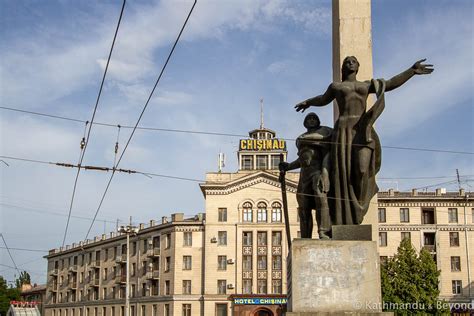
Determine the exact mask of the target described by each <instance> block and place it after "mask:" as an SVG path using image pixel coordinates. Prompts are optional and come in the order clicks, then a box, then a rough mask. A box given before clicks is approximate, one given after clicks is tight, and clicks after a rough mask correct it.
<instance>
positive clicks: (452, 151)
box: [0, 106, 474, 155]
mask: <svg viewBox="0 0 474 316" xmlns="http://www.w3.org/2000/svg"><path fill="white" fill-rule="evenodd" d="M0 109H4V110H11V111H17V112H22V113H28V114H33V115H41V116H46V117H51V118H57V119H63V120H68V121H74V122H80V123H86V122H87V121H84V120H78V119H73V118H69V117H62V116H57V115H48V114H44V113H38V112H32V111H26V110H19V109H14V108H8V107H4V106H0ZM93 124H94V125H101V126H107V127H117V124H110V123H100V122H94V123H93ZM120 126H121V127H122V128H126V129H133V128H134V126H129V125H120ZM136 129H138V130H148V131H158V132H172V133H183V134H197V135H210V136H225V137H240V138H246V137H248V135H243V134H236V133H224V132H212V131H196V130H182V129H171V128H159V127H144V126H142V127H140V126H138V127H136ZM281 139H283V140H285V141H296V139H294V138H287V137H283V138H281ZM321 143H324V144H339V143H337V142H322V141H321ZM353 145H357V144H353ZM381 147H382V148H387V149H396V150H407V151H421V152H439V153H449V154H461V155H474V152H470V151H459V150H445V149H434V148H414V147H403V146H386V145H383V146H381Z"/></svg>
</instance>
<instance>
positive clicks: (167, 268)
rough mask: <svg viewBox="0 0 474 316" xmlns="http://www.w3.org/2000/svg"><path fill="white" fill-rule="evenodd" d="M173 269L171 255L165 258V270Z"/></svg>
mask: <svg viewBox="0 0 474 316" xmlns="http://www.w3.org/2000/svg"><path fill="white" fill-rule="evenodd" d="M170 269H171V257H166V258H165V272H168V271H169V270H170Z"/></svg>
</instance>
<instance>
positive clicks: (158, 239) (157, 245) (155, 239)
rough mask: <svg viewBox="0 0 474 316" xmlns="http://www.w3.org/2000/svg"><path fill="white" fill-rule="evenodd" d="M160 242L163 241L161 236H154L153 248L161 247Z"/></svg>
mask: <svg viewBox="0 0 474 316" xmlns="http://www.w3.org/2000/svg"><path fill="white" fill-rule="evenodd" d="M160 242H161V237H160V236H155V237H153V248H155V249H156V248H158V249H159V248H160Z"/></svg>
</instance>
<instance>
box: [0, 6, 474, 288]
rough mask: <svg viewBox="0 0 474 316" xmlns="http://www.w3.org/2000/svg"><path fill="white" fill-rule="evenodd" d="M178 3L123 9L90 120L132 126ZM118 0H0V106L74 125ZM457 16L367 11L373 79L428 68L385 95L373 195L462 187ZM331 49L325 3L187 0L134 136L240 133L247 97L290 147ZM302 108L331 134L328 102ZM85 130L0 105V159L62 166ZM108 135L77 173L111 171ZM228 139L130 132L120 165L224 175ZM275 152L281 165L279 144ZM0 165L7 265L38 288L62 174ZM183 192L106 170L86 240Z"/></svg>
mask: <svg viewBox="0 0 474 316" xmlns="http://www.w3.org/2000/svg"><path fill="white" fill-rule="evenodd" d="M192 3H193V1H190V0H173V1H145V0H136V1H129V2H127V4H126V6H125V9H124V13H123V18H122V22H121V25H120V28H119V31H118V35H117V39H116V43H115V47H114V50H113V53H112V57H111V61H110V66H109V69H108V73H107V76H106V78H105V83H104V88H103V91H102V94H101V98H100V100H99V103H98V108H97V113H96V116H95V119H94V121H95V122H102V123H109V124H112V125H119V124H120V125H122V126H126V125H134V124H135V123H136V121H137V120H138V116H139V114H140V112H141V110H142V108H143V106H144V105H145V102H146V100H147V98H148V96H149V94H150V92H151V89H152V88H153V85H154V83H155V81H156V79H157V77H158V74H159V73H160V70H161V68H162V66H163V64H164V62H165V60H166V57H167V56H168V54H169V51H170V49H171V47H172V45H173V42H174V41H175V39H176V37H177V35H178V32H179V30H180V28H181V26H182V24H183V22H184V20H185V18H186V15H187V14H188V12H189V10H190V8H191V6H192ZM121 5H122V2H121V1H118V0H106V1H100V2H98V1H72V0H58V1H53V0H50V1H22V0H14V1H13V0H5V1H1V3H0V106H1V107H7V108H14V109H20V110H26V111H33V112H39V113H46V114H52V115H57V116H62V117H68V118H74V119H78V120H83V121H87V120H90V119H91V117H92V113H93V109H94V105H95V102H96V99H97V95H98V92H99V87H100V83H101V80H102V77H103V74H104V69H105V65H106V61H107V56H108V53H109V50H110V45H111V43H112V39H113V35H114V31H115V28H116V25H117V21H118V17H119V14H120V9H121ZM473 16H474V4H473V2H472V1H471V0H466V1H462V0H455V1H440V0H431V1H428V0H417V1H406V0H404V1H400V0H393V1H392V0H377V1H372V41H373V64H374V77H375V78H386V79H388V78H390V77H391V76H394V75H396V74H398V73H400V72H401V71H404V70H405V69H407V68H409V67H410V66H411V65H413V63H414V62H415V61H417V60H419V59H421V58H427V62H429V63H431V64H434V68H435V71H434V72H433V73H432V74H431V75H430V76H416V77H414V78H412V79H411V80H410V81H409V82H407V83H406V84H405V85H404V86H403V87H401V88H399V89H397V90H395V91H392V92H389V93H387V95H386V109H385V111H384V113H382V115H381V117H380V118H379V119H378V121H377V124H376V128H377V132H378V134H379V136H380V138H381V142H382V146H383V152H382V169H381V171H380V173H379V175H378V176H379V180H378V184H379V186H380V188H381V189H383V190H387V189H388V188H395V189H399V190H402V191H406V190H410V189H411V188H420V189H423V187H427V186H429V188H428V189H429V190H434V189H435V188H436V187H446V188H447V189H448V190H457V189H458V184H457V183H452V181H453V180H455V175H456V169H458V170H459V173H460V175H461V180H462V183H461V185H462V186H463V187H464V188H465V189H466V190H470V191H472V186H473V185H474V182H472V179H473V177H474V156H473V155H472V154H459V153H448V152H440V150H441V151H455V152H470V153H473V152H474V136H473V135H474V130H473V119H474V112H473V91H474V89H473V86H474V85H473V83H474V80H473V74H474V66H473V65H474V63H473V62H474V60H473V56H474V51H473V43H474V36H473V35H474V34H473V20H474V19H473ZM331 45H332V40H331V1H328V0H325V1H323V0H321V1H316V0H314V1H303V0H301V1H290V0H271V1H270V0H258V1H255V0H221V1H218V0H198V3H197V5H196V7H195V9H194V11H193V13H192V15H191V17H190V20H189V22H188V25H187V26H186V28H185V30H184V32H183V35H182V37H181V40H180V41H179V43H178V45H177V47H176V49H175V51H174V54H173V55H172V57H171V60H170V62H169V64H168V66H167V68H166V70H165V72H164V73H163V76H162V78H161V80H160V82H159V84H158V86H157V88H156V90H155V93H154V94H153V96H152V98H151V100H150V103H149V105H148V107H147V109H146V112H145V114H144V116H143V118H142V120H141V122H140V126H145V127H154V128H161V129H178V130H187V131H201V132H203V131H204V132H216V133H226V134H238V135H246V134H247V133H248V131H250V130H252V129H254V128H257V127H258V126H259V124H260V99H262V98H263V99H264V125H265V127H268V128H270V129H273V130H275V131H276V132H277V136H278V137H283V138H290V139H291V138H292V139H294V138H296V137H297V136H298V135H299V134H301V133H302V131H303V126H302V121H303V118H304V114H301V113H296V112H295V111H294V109H293V107H294V105H295V104H296V103H298V102H300V101H302V100H305V99H307V98H309V97H313V96H315V95H318V94H320V93H322V92H324V91H325V89H326V88H327V86H328V85H329V83H330V82H331V81H332V66H331V65H332V48H331V47H332V46H331ZM361 67H364V65H361ZM311 111H314V112H316V113H317V114H318V115H319V116H320V118H321V122H322V124H323V125H328V126H332V122H333V118H332V105H329V106H326V107H324V108H317V109H316V108H312V109H311ZM85 127H86V126H85V124H84V123H80V122H73V121H66V120H59V119H53V118H48V117H42V116H37V115H31V114H26V113H20V112H15V111H11V110H7V109H4V108H0V156H11V157H18V158H26V159H33V160H40V161H49V162H63V163H71V164H77V162H78V159H79V155H80V141H81V139H82V137H83V136H84V131H85ZM118 131H119V129H118V128H116V127H106V126H98V125H94V126H93V127H92V129H91V134H90V142H89V144H88V146H87V150H86V153H85V155H84V161H83V164H85V165H94V166H107V167H111V166H112V165H113V164H114V159H115V154H114V146H115V142H116V141H117V139H118V143H119V154H120V153H121V152H122V150H123V149H124V147H125V143H126V141H127V139H128V138H129V135H130V132H131V130H130V129H125V128H121V129H120V133H118ZM238 140H239V137H234V136H215V135H204V134H193V133H177V132H166V131H153V130H137V132H136V133H135V134H134V136H133V138H132V140H131V142H130V145H129V147H128V149H127V151H126V153H125V154H124V156H123V160H122V161H121V163H120V167H121V168H124V169H132V170H139V171H142V172H148V173H154V174H162V175H168V176H175V177H183V178H189V179H195V180H203V179H205V175H206V172H215V171H217V156H218V153H219V152H223V153H224V154H225V155H226V166H225V168H224V172H235V171H236V170H237V154H236V151H237V145H238ZM392 147H397V148H392ZM399 147H402V148H399ZM406 148H413V149H434V150H435V151H421V150H407V149H406ZM288 149H289V157H290V159H292V158H295V157H296V147H295V146H294V144H292V143H291V141H289V143H288ZM2 160H3V162H2V161H0V174H1V183H0V210H1V214H0V230H1V233H2V234H3V237H4V239H5V241H6V243H7V244H8V246H9V247H11V248H22V249H30V250H37V251H25V250H15V249H12V250H11V255H12V257H13V260H14V262H15V264H16V265H17V266H18V268H19V269H20V270H27V271H28V272H29V273H30V274H31V276H32V280H33V282H37V283H45V282H46V269H47V268H46V260H45V259H43V258H42V256H43V255H45V254H46V252H45V251H47V250H49V249H53V248H58V247H59V246H61V244H62V241H63V236H64V232H65V226H66V221H67V214H68V211H69V203H70V201H71V195H72V191H73V185H74V179H75V175H76V170H74V169H70V168H63V167H58V166H53V165H46V164H39V163H32V162H25V161H17V160H11V159H6V158H2ZM7 164H8V165H7ZM432 177H435V178H432ZM109 178H110V173H107V172H98V171H81V173H80V176H79V178H78V183H77V190H76V196H75V202H74V205H73V209H72V216H73V217H72V218H71V220H70V224H69V229H68V234H67V236H66V244H72V243H73V242H79V241H81V240H84V238H85V236H86V234H87V231H88V228H89V226H90V225H91V219H92V218H93V217H94V214H95V212H96V210H97V208H98V205H99V202H100V198H101V197H102V194H103V192H104V190H105V188H106V185H107V182H108V180H109ZM407 178H415V179H407ZM450 181H451V182H450ZM443 182H450V183H445V184H442V183H443ZM198 183H199V182H198V181H186V180H178V179H171V178H163V177H157V176H154V177H152V178H148V177H145V176H143V175H140V174H131V175H129V174H120V173H117V174H116V175H115V177H114V179H113V181H112V183H111V185H110V188H109V191H108V194H107V196H106V198H105V199H104V202H103V204H102V207H101V209H100V212H99V214H98V216H97V221H96V222H95V223H94V225H93V226H92V230H91V233H90V234H89V238H91V237H94V236H97V235H100V234H102V233H104V232H110V231H114V230H115V226H116V221H117V220H119V221H120V223H121V224H123V223H125V222H127V221H128V220H129V217H130V216H132V221H133V223H135V224H137V223H146V222H148V221H149V220H150V219H160V218H161V217H162V216H169V215H170V214H171V213H176V212H182V213H184V214H185V215H194V214H197V213H199V212H204V210H205V203H204V202H205V201H204V198H203V196H202V193H201V191H200V189H199V185H198ZM437 184H439V185H437ZM4 246H5V245H4V244H3V241H0V247H2V248H0V275H2V276H4V277H5V278H6V279H7V280H9V281H12V280H14V278H15V275H17V274H18V272H17V271H16V270H15V269H12V268H11V267H12V266H14V263H13V262H12V260H11V258H10V256H9V254H8V252H7V251H6V249H4Z"/></svg>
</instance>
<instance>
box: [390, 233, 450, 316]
mask: <svg viewBox="0 0 474 316" xmlns="http://www.w3.org/2000/svg"><path fill="white" fill-rule="evenodd" d="M439 275H440V271H438V269H437V266H436V263H435V262H434V260H433V258H432V256H431V255H430V253H429V252H428V251H426V250H424V249H423V250H422V251H421V252H420V254H419V255H417V253H416V250H415V249H414V248H413V246H412V244H411V240H410V239H404V240H402V242H401V243H400V246H399V247H398V252H397V254H396V255H395V256H394V257H393V258H390V259H389V260H388V261H387V263H386V264H383V265H382V267H381V283H382V298H383V302H384V311H393V312H395V313H396V315H426V314H432V315H443V314H445V313H446V312H448V311H446V310H440V309H439V308H438V307H439V306H441V305H439V304H437V302H438V296H439V289H438V278H439Z"/></svg>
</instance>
